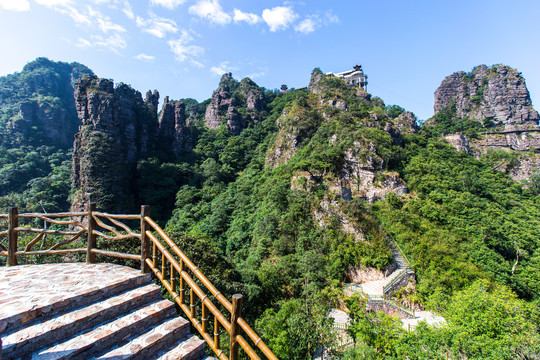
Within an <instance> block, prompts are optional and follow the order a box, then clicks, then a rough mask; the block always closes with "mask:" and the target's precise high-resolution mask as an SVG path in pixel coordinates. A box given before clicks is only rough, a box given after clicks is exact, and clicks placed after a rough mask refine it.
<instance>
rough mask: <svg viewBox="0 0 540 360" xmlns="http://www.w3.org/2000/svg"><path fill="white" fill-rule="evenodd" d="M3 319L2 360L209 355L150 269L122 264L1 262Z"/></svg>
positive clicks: (187, 359)
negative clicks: (152, 279) (4, 264)
mask: <svg viewBox="0 0 540 360" xmlns="http://www.w3.org/2000/svg"><path fill="white" fill-rule="evenodd" d="M0 323H3V324H4V327H5V328H6V329H5V330H4V332H3V333H2V334H0V335H1V339H2V350H1V359H2V360H9V359H32V360H53V359H85V360H87V359H103V360H105V359H108V360H124V359H149V360H157V359H160V360H165V359H167V360H172V359H184V360H195V359H200V358H203V357H204V356H205V354H204V347H205V342H204V341H202V340H200V339H199V338H198V337H196V336H194V335H192V334H191V333H190V325H189V322H188V321H187V320H185V319H183V318H180V317H178V316H177V315H176V310H175V305H174V304H173V303H172V302H170V301H168V300H164V299H163V298H162V297H161V289H160V287H159V286H157V285H154V284H152V283H151V282H150V275H149V274H147V275H143V274H141V273H140V271H138V270H134V269H131V268H127V267H123V266H119V265H112V264H92V265H86V264H46V265H20V266H14V267H8V268H2V269H0ZM0 327H1V326H0Z"/></svg>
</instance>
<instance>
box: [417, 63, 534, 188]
mask: <svg viewBox="0 0 540 360" xmlns="http://www.w3.org/2000/svg"><path fill="white" fill-rule="evenodd" d="M434 110H435V116H434V117H433V118H432V119H430V120H428V121H426V123H425V126H424V127H425V130H426V131H429V132H431V133H432V134H433V135H444V136H445V137H446V139H447V140H448V141H449V142H450V143H451V144H453V145H454V146H455V147H456V148H457V149H458V150H463V151H466V152H468V153H470V154H471V155H474V156H475V157H476V158H480V157H483V158H488V160H490V161H491V162H492V163H493V165H494V167H495V168H496V169H497V170H500V171H503V172H506V173H507V174H508V175H510V176H511V177H512V178H513V179H514V180H517V181H521V180H528V179H529V178H530V177H531V175H533V174H535V173H537V172H538V171H539V170H540V127H539V126H538V121H539V120H540V116H539V115H538V112H537V111H536V110H534V108H533V107H532V102H531V98H530V95H529V90H528V89H527V85H526V83H525V79H524V78H523V76H522V75H521V73H520V72H519V71H518V70H516V69H513V68H511V67H509V66H507V65H494V66H492V67H487V66H486V65H479V66H477V67H475V68H474V69H473V70H472V71H471V72H470V73H466V72H464V71H459V72H456V73H453V74H452V75H449V76H447V77H446V78H444V80H443V81H442V82H441V85H440V86H439V88H438V89H437V90H436V91H435V104H434Z"/></svg>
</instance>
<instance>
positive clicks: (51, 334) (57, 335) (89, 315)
mask: <svg viewBox="0 0 540 360" xmlns="http://www.w3.org/2000/svg"><path fill="white" fill-rule="evenodd" d="M160 296H161V288H160V287H159V286H157V285H154V284H149V285H146V286H141V287H138V288H135V289H131V290H128V291H127V292H123V293H121V294H119V295H116V296H113V297H110V298H106V299H105V300H103V301H99V302H97V303H94V304H91V305H89V306H87V307H83V308H79V309H76V310H73V311H71V312H68V313H65V314H60V315H57V316H54V317H52V318H50V319H48V320H44V321H40V322H37V323H34V324H32V325H31V326H28V327H24V328H22V329H20V330H18V331H15V332H14V333H12V334H9V335H7V336H5V337H4V338H3V342H4V346H3V348H2V351H3V353H4V354H5V355H6V356H8V357H9V356H10V354H12V353H16V352H21V351H23V349H24V351H25V352H33V351H35V350H37V349H40V348H42V347H45V346H48V345H51V344H53V343H55V342H58V341H60V340H61V339H65V338H67V337H68V336H67V335H68V334H69V333H71V334H73V333H78V332H80V331H82V330H84V329H88V328H91V327H93V326H95V325H97V324H99V323H101V322H102V321H103V320H104V319H111V318H113V317H115V316H118V315H120V314H122V313H124V312H126V311H129V310H130V309H133V308H135V307H137V306H142V305H144V304H146V303H149V302H151V301H154V300H156V299H158V298H159V297H160Z"/></svg>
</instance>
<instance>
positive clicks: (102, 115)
mask: <svg viewBox="0 0 540 360" xmlns="http://www.w3.org/2000/svg"><path fill="white" fill-rule="evenodd" d="M156 97H157V96H154V97H153V98H154V99H155V98H156ZM75 102H76V108H77V113H78V116H79V119H80V120H81V122H82V126H81V127H80V129H79V133H78V134H77V135H76V138H75V143H74V145H73V146H74V149H73V163H72V174H71V177H72V184H73V187H74V188H75V190H76V192H75V195H74V197H73V202H72V209H73V210H74V211H80V210H82V209H84V208H85V207H86V205H87V204H88V202H90V201H97V202H98V207H99V208H100V209H103V210H106V211H111V212H119V211H126V210H131V209H133V208H134V203H133V202H134V199H133V196H134V195H133V194H134V191H133V188H134V175H135V169H136V164H137V161H138V160H139V159H141V158H144V157H145V156H147V154H148V152H150V151H152V150H153V148H154V146H155V143H156V138H157V130H158V122H157V115H156V113H155V111H154V102H152V101H150V102H149V103H147V104H145V103H144V102H143V99H142V96H141V93H139V92H138V91H136V90H134V89H132V88H131V87H130V86H128V85H125V84H122V83H121V84H119V85H118V86H117V87H116V88H115V87H114V84H113V82H112V81H110V80H106V79H99V78H97V77H96V76H88V77H84V78H82V79H81V80H80V81H79V82H78V84H77V90H76V92H75Z"/></svg>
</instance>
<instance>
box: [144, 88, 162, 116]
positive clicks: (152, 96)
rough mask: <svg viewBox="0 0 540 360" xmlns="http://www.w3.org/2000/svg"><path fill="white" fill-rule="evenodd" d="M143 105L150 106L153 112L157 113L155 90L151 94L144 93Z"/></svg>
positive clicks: (157, 102)
mask: <svg viewBox="0 0 540 360" xmlns="http://www.w3.org/2000/svg"><path fill="white" fill-rule="evenodd" d="M144 102H145V104H150V105H152V107H153V109H154V111H155V112H156V113H157V110H158V104H159V92H158V91H157V90H154V92H151V91H150V90H148V91H147V92H146V97H145V99H144Z"/></svg>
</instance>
